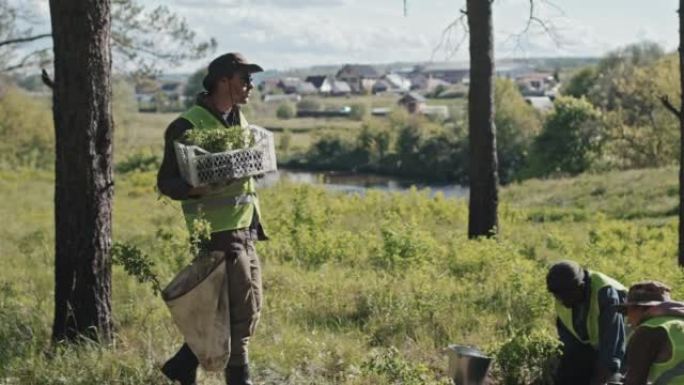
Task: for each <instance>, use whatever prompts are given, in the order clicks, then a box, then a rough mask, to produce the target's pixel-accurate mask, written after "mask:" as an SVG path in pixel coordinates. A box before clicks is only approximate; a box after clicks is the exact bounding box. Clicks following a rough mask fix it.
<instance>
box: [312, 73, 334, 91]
mask: <svg viewBox="0 0 684 385" xmlns="http://www.w3.org/2000/svg"><path fill="white" fill-rule="evenodd" d="M306 81H307V82H309V83H311V84H313V86H314V87H316V89H317V90H318V93H319V94H322V95H329V94H330V93H331V92H332V82H333V80H332V79H330V77H329V76H326V75H316V76H307V78H306Z"/></svg>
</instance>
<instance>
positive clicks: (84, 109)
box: [50, 0, 113, 341]
mask: <svg viewBox="0 0 684 385" xmlns="http://www.w3.org/2000/svg"><path fill="white" fill-rule="evenodd" d="M50 14H51V19H52V36H53V41H54V56H55V76H54V83H55V84H54V89H53V90H54V94H53V109H54V122H55V137H56V162H55V319H54V324H53V329H52V338H53V340H54V341H62V340H75V339H77V337H80V336H84V337H87V338H91V339H95V340H100V341H107V340H109V339H110V338H111V333H112V321H111V303H110V295H111V257H110V249H111V208H112V204H111V202H112V195H113V176H112V165H111V164H112V131H113V122H112V117H111V102H110V99H111V83H110V72H111V51H110V26H111V24H110V20H111V16H110V1H109V0H68V1H64V0H50Z"/></svg>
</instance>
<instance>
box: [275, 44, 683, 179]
mask: <svg viewBox="0 0 684 385" xmlns="http://www.w3.org/2000/svg"><path fill="white" fill-rule="evenodd" d="M563 83H564V86H563V88H562V89H561V95H560V96H558V97H556V98H555V101H554V108H553V109H552V110H551V111H549V112H546V113H544V112H538V111H536V110H534V109H533V108H532V107H531V106H530V105H528V104H527V103H526V102H525V100H524V98H523V97H522V95H521V94H520V92H519V91H518V89H517V87H516V86H515V84H514V83H513V82H512V81H510V80H506V79H497V80H496V86H495V106H496V114H495V124H496V128H497V149H498V159H499V175H500V180H501V181H502V183H508V182H511V181H514V180H522V179H527V178H533V177H548V176H555V175H576V174H579V173H582V172H585V171H590V170H595V171H604V170H612V169H630V168H643V167H658V166H663V165H667V164H672V163H674V162H675V161H676V159H677V157H676V154H677V153H678V152H679V140H678V135H679V131H678V125H677V121H676V119H675V117H674V116H673V115H672V114H671V113H670V112H669V111H668V110H667V109H666V108H665V107H664V106H663V105H662V102H661V98H662V97H663V96H670V97H671V98H672V99H673V100H672V103H673V104H674V105H678V104H679V101H678V100H675V98H679V93H678V91H677V87H678V84H679V73H678V62H677V57H676V56H675V55H674V54H665V52H664V51H663V49H662V48H661V47H659V46H658V45H656V44H654V43H648V42H644V43H639V44H634V45H630V46H627V47H625V48H621V49H618V50H616V51H614V52H611V53H609V54H608V55H606V56H605V57H604V58H603V59H602V60H601V61H600V62H599V63H598V64H597V65H595V66H590V67H585V68H582V69H580V70H578V71H576V72H575V73H574V74H571V75H570V76H569V77H568V78H567V79H565V81H564V82H563ZM468 151H469V146H468V135H467V116H466V114H465V113H460V114H452V116H451V117H449V118H448V119H447V120H445V121H430V120H428V119H426V118H424V117H418V116H409V115H407V114H405V113H403V112H402V111H399V110H397V111H394V112H393V113H392V115H391V116H390V118H389V119H387V120H385V121H382V120H378V119H373V120H368V121H366V122H365V124H364V126H363V128H362V129H361V130H360V131H359V132H357V133H356V134H355V135H350V134H348V133H343V132H340V133H334V134H327V135H324V136H322V137H320V138H318V139H317V140H316V141H315V142H314V143H313V145H312V146H311V148H310V149H309V150H308V151H306V152H304V153H301V154H296V155H293V156H291V157H290V158H288V159H287V161H286V162H285V165H286V166H291V167H302V168H309V169H327V170H329V169H334V170H351V171H360V172H378V173H384V174H392V175H399V176H404V177H411V178H416V179H422V180H430V181H450V182H460V183H466V182H467V180H468V167H469V166H468V159H469V156H468Z"/></svg>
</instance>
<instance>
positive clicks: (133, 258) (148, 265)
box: [112, 243, 162, 295]
mask: <svg viewBox="0 0 684 385" xmlns="http://www.w3.org/2000/svg"><path fill="white" fill-rule="evenodd" d="M112 263H113V264H114V265H119V266H121V267H123V268H124V271H126V273H128V275H130V276H132V277H135V278H136V279H137V280H138V282H140V283H146V282H149V283H150V285H152V291H153V292H154V294H155V295H159V293H161V290H162V288H161V284H160V283H159V279H158V278H157V276H156V275H155V274H154V272H153V269H154V267H155V266H154V265H155V262H154V260H152V259H151V258H150V256H149V255H146V254H145V253H144V252H143V251H142V250H140V249H139V248H138V247H136V246H135V245H131V244H127V243H115V244H114V245H113V246H112Z"/></svg>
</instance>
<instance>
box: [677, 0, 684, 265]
mask: <svg viewBox="0 0 684 385" xmlns="http://www.w3.org/2000/svg"><path fill="white" fill-rule="evenodd" d="M677 12H678V13H679V87H680V99H681V101H680V105H679V143H680V149H679V247H678V262H679V266H682V267H684V204H683V203H684V47H683V46H682V45H683V44H684V19H682V17H684V0H679V10H678V11H677Z"/></svg>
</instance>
